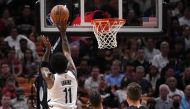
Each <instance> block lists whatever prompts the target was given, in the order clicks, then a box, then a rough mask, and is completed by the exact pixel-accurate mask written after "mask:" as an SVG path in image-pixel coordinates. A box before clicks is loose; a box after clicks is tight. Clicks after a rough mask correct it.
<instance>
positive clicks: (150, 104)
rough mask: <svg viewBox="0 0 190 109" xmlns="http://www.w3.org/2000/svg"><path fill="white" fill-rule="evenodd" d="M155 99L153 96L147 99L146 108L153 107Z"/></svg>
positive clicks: (152, 108)
mask: <svg viewBox="0 0 190 109" xmlns="http://www.w3.org/2000/svg"><path fill="white" fill-rule="evenodd" d="M155 106H156V101H155V100H154V99H153V98H150V99H148V100H147V107H148V109H155Z"/></svg>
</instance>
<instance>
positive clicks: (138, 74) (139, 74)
mask: <svg viewBox="0 0 190 109" xmlns="http://www.w3.org/2000/svg"><path fill="white" fill-rule="evenodd" d="M144 75H145V71H144V67H142V66H137V67H136V70H135V72H134V73H133V77H134V80H133V81H134V82H137V83H138V84H139V85H140V86H141V88H142V89H141V90H142V95H144V96H152V94H153V92H152V86H151V84H150V82H149V81H147V80H146V79H144Z"/></svg>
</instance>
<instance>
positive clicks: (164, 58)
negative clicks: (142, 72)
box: [152, 41, 170, 71]
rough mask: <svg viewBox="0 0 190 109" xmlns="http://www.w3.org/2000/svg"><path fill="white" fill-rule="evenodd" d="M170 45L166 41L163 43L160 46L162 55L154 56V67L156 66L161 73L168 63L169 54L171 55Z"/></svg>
mask: <svg viewBox="0 0 190 109" xmlns="http://www.w3.org/2000/svg"><path fill="white" fill-rule="evenodd" d="M169 50H170V49H169V43H168V42H166V41H163V42H162V43H161V44H160V51H161V53H160V54H157V55H155V56H154V58H153V60H152V65H154V66H156V67H157V68H158V69H159V71H161V70H162V68H164V67H165V66H166V65H167V64H168V63H169V60H168V53H169Z"/></svg>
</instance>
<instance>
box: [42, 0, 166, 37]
mask: <svg viewBox="0 0 190 109" xmlns="http://www.w3.org/2000/svg"><path fill="white" fill-rule="evenodd" d="M57 4H63V5H67V7H68V9H69V11H70V18H69V26H68V29H67V32H70V33H79V32H80V33H84V34H85V33H87V32H93V29H92V25H91V23H90V21H91V20H92V19H97V18H105V17H111V18H122V19H126V20H127V22H126V24H125V25H124V26H123V27H122V28H121V29H120V30H119V32H120V33H160V32H162V27H163V26H162V25H163V20H162V12H163V10H162V9H163V0H40V30H41V32H58V30H57V28H56V27H55V26H54V25H53V24H52V22H51V20H50V17H49V13H50V11H51V9H52V7H53V6H55V5H57Z"/></svg>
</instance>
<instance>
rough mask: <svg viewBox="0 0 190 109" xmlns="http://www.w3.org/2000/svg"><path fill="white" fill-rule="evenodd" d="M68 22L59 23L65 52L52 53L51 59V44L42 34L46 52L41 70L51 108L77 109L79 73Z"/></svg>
mask: <svg viewBox="0 0 190 109" xmlns="http://www.w3.org/2000/svg"><path fill="white" fill-rule="evenodd" d="M66 23H67V21H66V20H65V21H63V22H62V24H59V25H57V27H58V29H59V31H60V33H61V40H62V51H63V53H55V54H52V56H51V57H50V59H49V56H50V52H51V50H50V49H51V44H50V42H49V40H48V39H47V38H45V36H42V39H43V41H44V45H45V47H46V52H45V54H44V56H43V58H42V63H41V68H40V70H41V73H42V76H43V78H44V80H45V82H46V83H47V93H48V97H47V98H48V105H49V108H50V109H75V107H76V106H75V104H76V100H77V87H78V84H77V80H76V75H77V73H76V68H75V65H74V62H73V59H72V57H71V53H70V48H69V44H68V40H67V36H66V28H67V25H66ZM49 68H51V69H52V71H53V72H51V71H50V69H49Z"/></svg>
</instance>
